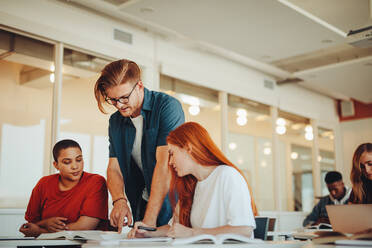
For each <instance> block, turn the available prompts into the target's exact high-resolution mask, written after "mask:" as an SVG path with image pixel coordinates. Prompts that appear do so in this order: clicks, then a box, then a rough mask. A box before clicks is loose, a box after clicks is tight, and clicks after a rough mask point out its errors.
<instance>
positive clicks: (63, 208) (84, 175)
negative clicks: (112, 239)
mask: <svg viewBox="0 0 372 248" xmlns="http://www.w3.org/2000/svg"><path fill="white" fill-rule="evenodd" d="M53 158H54V162H53V165H54V167H55V168H56V169H57V170H58V171H59V173H57V174H53V175H49V176H45V177H43V178H41V179H40V180H39V182H38V183H37V184H36V186H35V188H34V189H33V190H32V195H31V198H30V201H29V203H28V206H27V211H26V214H25V219H26V220H27V221H28V222H27V223H25V224H23V225H22V226H21V228H20V229H19V231H20V232H22V233H23V234H25V236H34V237H36V236H38V235H40V234H41V233H45V232H57V231H63V230H91V229H105V225H107V223H108V222H107V215H108V205H107V202H108V194H107V187H106V180H105V178H104V177H102V176H100V175H97V174H91V173H88V172H84V171H83V169H84V161H83V155H82V151H81V148H80V146H79V144H78V143H77V142H75V141H73V140H61V141H59V142H57V143H56V144H55V146H54V148H53Z"/></svg>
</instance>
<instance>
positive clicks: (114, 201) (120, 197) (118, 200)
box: [112, 197, 128, 206]
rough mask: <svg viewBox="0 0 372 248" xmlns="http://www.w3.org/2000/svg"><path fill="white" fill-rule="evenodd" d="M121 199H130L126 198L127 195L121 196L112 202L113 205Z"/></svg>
mask: <svg viewBox="0 0 372 248" xmlns="http://www.w3.org/2000/svg"><path fill="white" fill-rule="evenodd" d="M120 200H125V201H128V200H127V198H125V197H120V198H118V199H116V200H115V201H113V202H112V206H114V204H115V202H117V201H120Z"/></svg>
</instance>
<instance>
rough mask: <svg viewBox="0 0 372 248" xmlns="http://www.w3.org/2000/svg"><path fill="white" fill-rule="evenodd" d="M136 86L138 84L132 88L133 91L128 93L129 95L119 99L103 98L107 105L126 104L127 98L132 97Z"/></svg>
mask: <svg viewBox="0 0 372 248" xmlns="http://www.w3.org/2000/svg"><path fill="white" fill-rule="evenodd" d="M137 84H138V82H137V83H136V84H135V85H134V86H133V89H132V90H131V91H130V92H129V94H128V95H127V96H121V97H119V98H109V97H106V98H105V101H106V102H107V103H108V104H111V105H116V104H118V102H120V103H121V104H126V103H128V102H129V97H130V95H132V92H133V91H134V89H135V88H136V86H137Z"/></svg>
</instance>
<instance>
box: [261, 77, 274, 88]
mask: <svg viewBox="0 0 372 248" xmlns="http://www.w3.org/2000/svg"><path fill="white" fill-rule="evenodd" d="M274 84H275V82H274V81H271V80H267V79H265V80H264V87H265V88H267V89H271V90H273V89H274Z"/></svg>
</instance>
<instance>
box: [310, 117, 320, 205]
mask: <svg viewBox="0 0 372 248" xmlns="http://www.w3.org/2000/svg"><path fill="white" fill-rule="evenodd" d="M310 124H311V126H312V128H313V134H314V138H313V149H311V150H312V157H313V159H312V161H313V163H312V168H313V189H314V201H315V197H316V196H321V193H322V192H321V191H322V190H321V184H320V180H321V177H320V163H319V160H318V158H319V137H318V121H317V120H315V119H311V120H310ZM315 202H316V201H315Z"/></svg>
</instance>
